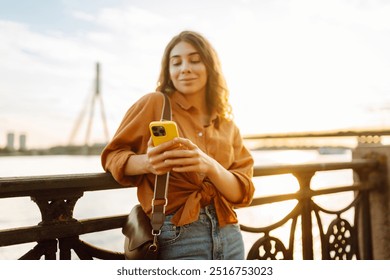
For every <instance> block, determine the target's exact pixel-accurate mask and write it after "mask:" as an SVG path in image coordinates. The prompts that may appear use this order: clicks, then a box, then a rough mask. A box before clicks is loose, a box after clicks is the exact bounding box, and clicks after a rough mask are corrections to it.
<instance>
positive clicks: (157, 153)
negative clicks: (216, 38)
mask: <svg viewBox="0 0 390 280" xmlns="http://www.w3.org/2000/svg"><path fill="white" fill-rule="evenodd" d="M161 93H163V94H166V95H168V97H169V98H170V101H171V104H172V119H173V121H175V122H176V123H177V126H178V131H179V137H177V138H175V139H174V140H172V141H169V142H166V143H163V144H161V145H159V146H157V147H153V146H152V142H151V140H150V132H149V128H148V127H149V123H150V122H151V121H156V120H159V119H160V117H161V110H162V106H163V99H164V97H163V95H162V94H161ZM102 165H103V167H104V169H105V170H106V171H107V172H111V174H112V175H113V177H114V178H115V179H116V180H117V181H118V182H119V183H120V184H122V185H135V186H137V195H138V200H139V201H140V203H141V205H142V208H143V209H144V211H145V212H146V213H147V214H150V213H151V201H152V198H153V189H154V179H155V175H161V174H164V173H167V172H170V178H169V188H168V205H167V208H166V214H167V215H166V219H165V223H164V225H163V227H162V230H161V235H160V236H159V237H158V241H159V248H160V258H161V259H219V260H223V259H244V245H243V240H242V236H241V232H240V229H239V226H238V224H237V222H238V221H237V218H236V214H235V212H234V210H233V208H234V207H239V206H246V205H248V204H249V203H250V202H251V200H252V198H253V192H254V186H253V183H252V180H251V179H252V173H253V159H252V157H251V155H250V153H249V152H248V150H247V149H246V148H245V146H244V145H243V141H242V137H241V135H240V132H239V129H238V128H237V126H236V125H235V124H234V122H233V120H232V118H231V107H230V105H229V103H228V89H227V87H226V83H225V80H224V77H223V74H222V71H221V67H220V62H219V59H218V57H217V54H216V52H215V51H214V49H213V47H212V46H211V45H210V43H209V42H208V41H207V40H206V39H205V38H204V37H203V36H202V35H200V34H199V33H196V32H192V31H183V32H181V33H180V34H178V35H177V36H175V37H174V38H173V39H172V40H171V41H170V42H169V44H168V45H167V47H166V49H165V53H164V55H163V58H162V65H161V73H160V77H159V81H158V86H157V89H156V92H154V93H149V94H147V95H145V96H143V97H142V98H141V99H140V100H138V101H137V102H136V103H135V104H134V105H133V106H132V107H131V108H130V109H129V110H128V111H127V113H126V115H125V117H124V118H123V120H122V123H121V124H120V126H119V128H118V130H117V132H116V134H115V136H114V137H113V139H112V141H111V142H110V143H109V144H108V145H107V146H106V148H105V149H104V151H103V153H102Z"/></svg>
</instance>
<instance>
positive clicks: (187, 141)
mask: <svg viewBox="0 0 390 280" xmlns="http://www.w3.org/2000/svg"><path fill="white" fill-rule="evenodd" d="M173 141H174V142H175V143H178V144H180V145H182V146H183V147H185V148H188V149H196V148H198V146H196V145H195V144H194V143H192V142H191V140H190V139H187V138H181V137H176V138H175V139H173Z"/></svg>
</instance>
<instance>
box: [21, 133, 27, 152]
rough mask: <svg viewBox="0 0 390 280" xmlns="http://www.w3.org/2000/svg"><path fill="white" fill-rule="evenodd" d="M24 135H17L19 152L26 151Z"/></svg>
mask: <svg viewBox="0 0 390 280" xmlns="http://www.w3.org/2000/svg"><path fill="white" fill-rule="evenodd" d="M26 142H27V141H26V134H20V135H19V151H26V150H27V145H26Z"/></svg>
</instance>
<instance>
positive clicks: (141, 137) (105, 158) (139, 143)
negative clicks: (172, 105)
mask: <svg viewBox="0 0 390 280" xmlns="http://www.w3.org/2000/svg"><path fill="white" fill-rule="evenodd" d="M162 104H163V97H162V95H161V94H157V93H150V94H147V95H145V96H144V97H142V98H141V99H140V100H138V101H137V102H136V103H135V104H134V105H133V106H131V108H130V109H129V110H128V111H127V112H126V114H125V116H124V118H123V120H122V122H121V124H120V125H119V128H118V129H117V131H116V133H115V135H114V137H113V138H112V140H111V141H110V142H109V143H108V144H107V146H106V147H105V148H104V150H103V152H102V154H101V163H102V166H103V169H104V170H105V171H106V172H110V173H111V174H112V176H113V177H114V179H115V180H116V181H117V182H118V183H119V184H121V185H123V186H129V185H137V184H138V183H139V181H140V180H141V179H142V175H137V176H128V175H126V174H125V168H126V164H127V161H128V160H129V158H130V157H131V156H132V155H135V154H144V153H146V150H147V143H148V141H149V138H150V133H149V123H150V122H151V121H156V120H159V119H160V117H161V108H162ZM151 108H152V109H151ZM154 108H155V110H154Z"/></svg>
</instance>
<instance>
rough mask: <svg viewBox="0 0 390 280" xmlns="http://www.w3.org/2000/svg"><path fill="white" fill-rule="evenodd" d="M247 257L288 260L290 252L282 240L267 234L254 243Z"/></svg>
mask: <svg viewBox="0 0 390 280" xmlns="http://www.w3.org/2000/svg"><path fill="white" fill-rule="evenodd" d="M247 257H248V259H250V260H286V259H290V253H289V251H288V250H287V249H286V247H285V246H284V245H283V242H282V241H280V240H279V239H278V238H276V237H272V236H269V235H266V236H264V237H262V238H260V239H259V240H257V241H256V242H255V244H253V246H252V248H251V250H250V251H249V253H248V256H247Z"/></svg>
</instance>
